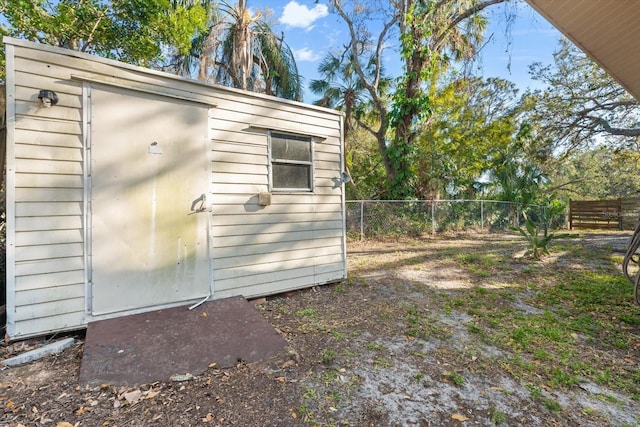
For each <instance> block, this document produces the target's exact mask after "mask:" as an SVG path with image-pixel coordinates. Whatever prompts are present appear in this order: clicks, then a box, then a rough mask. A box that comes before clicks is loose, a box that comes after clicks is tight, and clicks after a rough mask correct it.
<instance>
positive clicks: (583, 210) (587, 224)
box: [569, 199, 623, 230]
mask: <svg viewBox="0 0 640 427" xmlns="http://www.w3.org/2000/svg"><path fill="white" fill-rule="evenodd" d="M622 218H623V215H622V200H621V199H617V200H570V201H569V228H570V229H572V230H573V229H574V228H595V229H606V230H622V227H623V221H622Z"/></svg>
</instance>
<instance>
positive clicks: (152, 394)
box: [144, 389, 160, 399]
mask: <svg viewBox="0 0 640 427" xmlns="http://www.w3.org/2000/svg"><path fill="white" fill-rule="evenodd" d="M159 394H160V390H157V391H156V390H154V389H151V390H149V391H147V392H146V393H145V396H144V398H145V399H153V398H154V397H156V396H157V395H159Z"/></svg>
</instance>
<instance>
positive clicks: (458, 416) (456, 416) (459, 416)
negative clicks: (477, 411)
mask: <svg viewBox="0 0 640 427" xmlns="http://www.w3.org/2000/svg"><path fill="white" fill-rule="evenodd" d="M451 418H453V419H454V420H456V421H461V422H462V421H469V418H467V417H465V416H464V415H462V414H453V415H451Z"/></svg>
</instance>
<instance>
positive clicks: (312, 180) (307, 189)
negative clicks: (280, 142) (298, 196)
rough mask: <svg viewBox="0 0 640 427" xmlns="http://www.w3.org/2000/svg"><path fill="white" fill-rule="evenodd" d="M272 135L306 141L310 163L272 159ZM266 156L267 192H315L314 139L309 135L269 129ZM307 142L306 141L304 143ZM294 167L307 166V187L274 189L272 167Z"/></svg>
mask: <svg viewBox="0 0 640 427" xmlns="http://www.w3.org/2000/svg"><path fill="white" fill-rule="evenodd" d="M274 135H282V136H285V137H287V136H292V137H295V138H296V139H298V140H300V138H305V139H308V143H309V150H310V158H311V160H310V161H304V160H290V159H276V158H274V157H273V138H274ZM268 140H269V141H268V142H269V144H268V152H269V153H268V154H269V191H270V192H274V193H313V192H314V191H315V175H316V172H315V140H316V138H315V137H313V136H311V135H304V134H299V133H295V132H288V131H280V130H274V129H270V130H269V134H268ZM305 142H307V141H305ZM274 164H275V165H279V164H280V165H294V166H307V167H309V187H304V188H296V187H293V188H284V187H275V186H274V184H273V175H274V168H273V165H274Z"/></svg>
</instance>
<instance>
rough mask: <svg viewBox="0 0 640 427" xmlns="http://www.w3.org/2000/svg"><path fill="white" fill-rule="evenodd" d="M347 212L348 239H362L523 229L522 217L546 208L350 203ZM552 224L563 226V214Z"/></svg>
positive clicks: (475, 202) (472, 203)
mask: <svg viewBox="0 0 640 427" xmlns="http://www.w3.org/2000/svg"><path fill="white" fill-rule="evenodd" d="M346 211H347V212H346V214H347V236H348V237H349V238H352V239H358V238H359V239H364V238H374V237H382V236H394V235H395V236H412V237H418V236H421V235H423V234H425V233H440V232H445V231H463V230H470V229H473V230H479V231H495V230H505V229H507V228H508V227H510V226H520V225H522V224H523V223H524V215H523V213H524V214H526V215H527V217H528V218H531V219H534V220H536V219H537V218H542V217H544V216H545V213H546V207H545V206H540V205H526V206H523V205H521V204H517V203H513V202H500V201H496V200H412V201H406V200H349V201H347V202H346ZM552 221H554V222H555V223H557V224H560V225H563V224H564V221H565V218H564V214H562V215H561V218H560V217H559V218H554V219H552Z"/></svg>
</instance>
